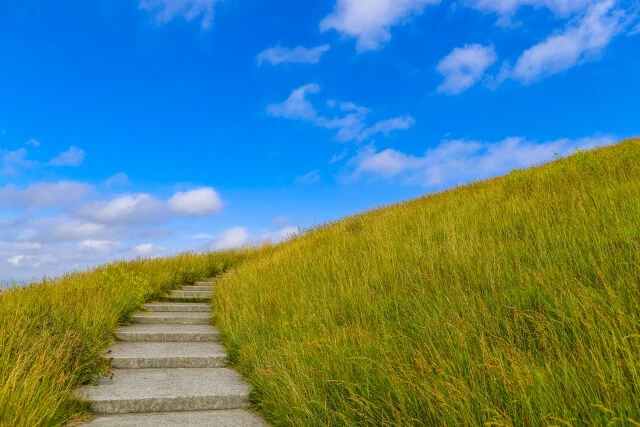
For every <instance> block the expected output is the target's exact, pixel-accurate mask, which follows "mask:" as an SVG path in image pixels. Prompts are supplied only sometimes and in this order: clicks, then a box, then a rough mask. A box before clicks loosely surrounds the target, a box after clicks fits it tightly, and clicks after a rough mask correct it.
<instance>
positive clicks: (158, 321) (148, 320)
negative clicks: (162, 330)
mask: <svg viewBox="0 0 640 427" xmlns="http://www.w3.org/2000/svg"><path fill="white" fill-rule="evenodd" d="M133 321H134V322H135V323H140V324H146V325H151V324H154V325H208V324H210V323H211V319H207V318H188V317H187V318H181V317H175V318H173V317H150V316H134V317H133Z"/></svg>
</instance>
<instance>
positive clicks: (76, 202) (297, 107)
mask: <svg viewBox="0 0 640 427" xmlns="http://www.w3.org/2000/svg"><path fill="white" fill-rule="evenodd" d="M639 12H640V10H639V8H638V6H637V2H635V1H630V0H628V1H615V0H453V1H452V0H440V1H438V0H403V1H397V0H323V1H315V2H299V1H290V0H280V1H278V2H275V1H256V0H82V1H80V0H71V1H66V2H48V1H47V2H45V1H34V0H25V1H17V0H9V1H3V2H2V3H0V52H2V61H1V62H0V279H16V280H24V279H30V278H33V277H41V276H42V275H45V274H46V275H57V274H60V273H62V272H65V271H70V270H73V269H83V268H86V267H89V266H92V265H95V264H97V263H101V262H106V261H110V260H113V259H121V258H132V257H135V256H138V255H141V256H156V255H163V254H170V253H175V252H177V251H182V250H207V249H220V248H227V247H234V246H241V245H247V244H258V243H260V242H262V241H264V240H270V241H279V240H282V239H284V238H286V237H287V236H289V235H291V234H292V233H293V232H295V231H296V230H297V229H299V228H302V229H304V228H306V227H310V226H313V225H317V224H320V223H323V222H326V221H330V220H334V219H337V218H339V217H342V216H345V215H349V214H351V213H355V212H358V211H361V210H364V209H369V208H372V207H375V206H379V205H382V204H388V203H393V202H397V201H401V200H405V199H408V198H412V197H417V196H420V195H422V194H426V193H430V192H434V191H437V190H441V189H443V188H447V187H450V186H452V185H456V184H459V183H463V182H469V181H471V180H474V179H479V178H486V177H490V176H494V175H497V174H502V173H505V172H508V171H509V170H511V169H513V168H518V167H526V166H529V165H533V164H537V163H540V162H543V161H546V160H549V159H551V158H553V156H554V153H561V154H567V153H570V152H571V151H572V150H574V149H575V147H593V146H596V145H604V144H608V143H612V142H614V141H616V140H618V139H621V138H625V137H629V136H634V135H637V134H638V119H637V118H638V116H639V113H640V108H639V107H638V103H637V100H638V98H639V97H640V20H639Z"/></svg>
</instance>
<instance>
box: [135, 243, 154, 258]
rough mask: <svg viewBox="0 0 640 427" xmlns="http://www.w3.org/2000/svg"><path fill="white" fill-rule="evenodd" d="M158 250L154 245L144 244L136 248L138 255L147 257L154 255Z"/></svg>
mask: <svg viewBox="0 0 640 427" xmlns="http://www.w3.org/2000/svg"><path fill="white" fill-rule="evenodd" d="M155 250H156V247H155V246H154V245H153V244H152V243H144V244H142V245H138V246H136V247H135V252H136V254H137V255H140V256H146V255H150V254H152V253H153V252H154V251H155Z"/></svg>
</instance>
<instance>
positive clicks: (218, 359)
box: [107, 342, 227, 369]
mask: <svg viewBox="0 0 640 427" xmlns="http://www.w3.org/2000/svg"><path fill="white" fill-rule="evenodd" d="M109 350H111V351H110V352H109V353H108V354H107V357H109V358H111V359H112V360H111V364H112V366H113V367H114V368H120V369H145V368H222V367H224V366H225V360H226V358H227V352H226V351H225V349H224V347H222V346H221V345H219V344H215V343H212V342H119V343H116V344H114V345H112V346H111V348H110V349H109Z"/></svg>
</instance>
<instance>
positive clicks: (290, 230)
mask: <svg viewBox="0 0 640 427" xmlns="http://www.w3.org/2000/svg"><path fill="white" fill-rule="evenodd" d="M299 233H300V229H298V227H294V226H290V225H289V226H286V227H283V228H281V229H280V230H276V231H268V232H266V233H263V234H262V236H261V239H262V241H263V242H269V243H273V244H275V243H280V242H284V241H285V240H289V239H290V238H292V237H294V236H296V235H297V234H299Z"/></svg>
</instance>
